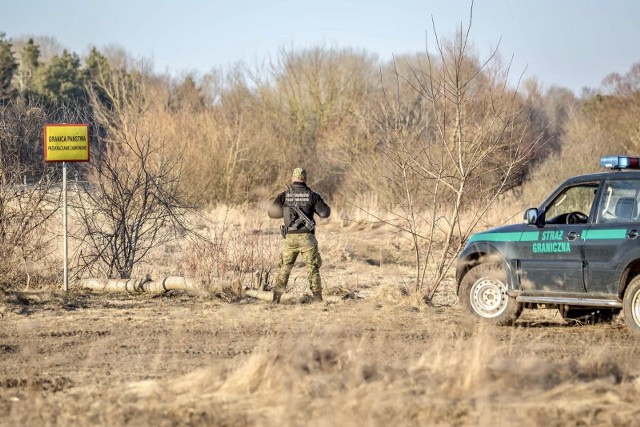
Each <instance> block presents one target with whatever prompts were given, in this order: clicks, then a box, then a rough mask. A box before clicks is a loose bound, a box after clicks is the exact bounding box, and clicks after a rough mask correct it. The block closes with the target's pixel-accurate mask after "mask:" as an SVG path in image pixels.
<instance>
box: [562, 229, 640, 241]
mask: <svg viewBox="0 0 640 427" xmlns="http://www.w3.org/2000/svg"><path fill="white" fill-rule="evenodd" d="M636 237H637V234H636ZM579 238H580V235H579V234H578V233H576V232H575V231H570V232H569V233H568V234H567V240H576V239H579Z"/></svg>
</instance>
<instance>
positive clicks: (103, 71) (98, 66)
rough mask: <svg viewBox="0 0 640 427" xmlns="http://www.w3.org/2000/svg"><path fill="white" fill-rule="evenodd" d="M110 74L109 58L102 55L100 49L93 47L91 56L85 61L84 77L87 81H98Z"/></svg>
mask: <svg viewBox="0 0 640 427" xmlns="http://www.w3.org/2000/svg"><path fill="white" fill-rule="evenodd" d="M108 74H109V63H108V62H107V58H105V57H104V55H102V54H101V53H100V52H99V51H98V49H96V48H95V47H94V48H91V52H89V56H88V57H87V59H86V60H85V61H84V78H85V81H87V82H96V81H98V82H99V81H101V80H104V78H105V77H106V76H107V75H108Z"/></svg>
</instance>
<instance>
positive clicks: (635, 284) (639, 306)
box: [622, 276, 640, 335]
mask: <svg viewBox="0 0 640 427" xmlns="http://www.w3.org/2000/svg"><path fill="white" fill-rule="evenodd" d="M622 312H623V313H624V322H625V323H626V324H627V326H628V327H629V329H631V332H633V333H634V334H636V335H640V276H636V277H634V278H633V280H631V282H630V283H629V286H627V290H626V291H625V293H624V299H623V300H622Z"/></svg>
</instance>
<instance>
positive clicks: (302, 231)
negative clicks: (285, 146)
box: [269, 168, 331, 302]
mask: <svg viewBox="0 0 640 427" xmlns="http://www.w3.org/2000/svg"><path fill="white" fill-rule="evenodd" d="M306 179H307V173H306V171H305V170H304V169H302V168H297V169H295V170H294V171H293V177H292V185H291V188H290V189H289V190H287V191H284V192H282V193H280V194H279V195H278V196H277V197H276V199H275V200H274V202H273V203H272V205H271V206H270V207H269V217H271V218H283V219H284V226H283V227H284V228H285V230H286V236H285V238H284V240H283V241H282V246H281V251H280V271H279V273H278V278H277V279H276V283H275V287H274V292H273V301H274V302H280V297H281V296H282V294H283V293H284V291H285V288H286V286H287V282H288V281H289V275H290V274H291V269H292V268H293V265H294V263H295V262H296V259H297V257H298V254H302V258H303V259H304V262H305V264H306V266H307V270H308V272H309V287H310V288H311V292H312V293H313V296H314V299H316V300H322V281H321V280H320V271H319V269H320V266H321V265H322V258H321V257H320V252H319V251H318V241H317V240H316V236H315V235H314V232H315V222H314V219H313V215H314V214H318V216H320V217H321V218H327V217H329V215H330V214H331V208H329V206H328V205H327V204H326V203H325V202H324V201H323V200H322V197H320V195H318V194H317V193H315V192H313V191H312V190H311V189H310V188H309V187H307V185H306V184H305V182H306ZM294 205H295V206H296V207H297V208H299V209H300V210H301V211H302V212H303V213H304V215H305V216H306V217H307V218H308V219H309V220H310V221H311V222H312V223H313V225H312V226H311V229H309V226H307V224H305V223H304V222H303V221H302V220H301V218H300V215H298V214H297V213H295V211H294V209H293V206H294Z"/></svg>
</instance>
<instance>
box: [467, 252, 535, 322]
mask: <svg viewBox="0 0 640 427" xmlns="http://www.w3.org/2000/svg"><path fill="white" fill-rule="evenodd" d="M460 302H461V303H462V304H463V305H465V306H466V308H467V309H469V311H471V313H473V314H474V315H475V316H477V317H480V318H482V319H484V320H487V321H489V322H492V323H495V324H497V325H511V324H513V323H514V322H515V321H516V320H517V319H518V317H519V316H520V313H522V308H523V306H522V304H520V303H518V302H516V299H515V298H513V297H510V296H509V295H507V273H506V271H505V270H504V268H503V267H502V265H500V264H499V263H483V264H478V265H476V266H475V267H473V268H472V269H471V270H469V272H468V273H467V274H466V275H465V276H464V278H463V279H462V282H461V283H460Z"/></svg>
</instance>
